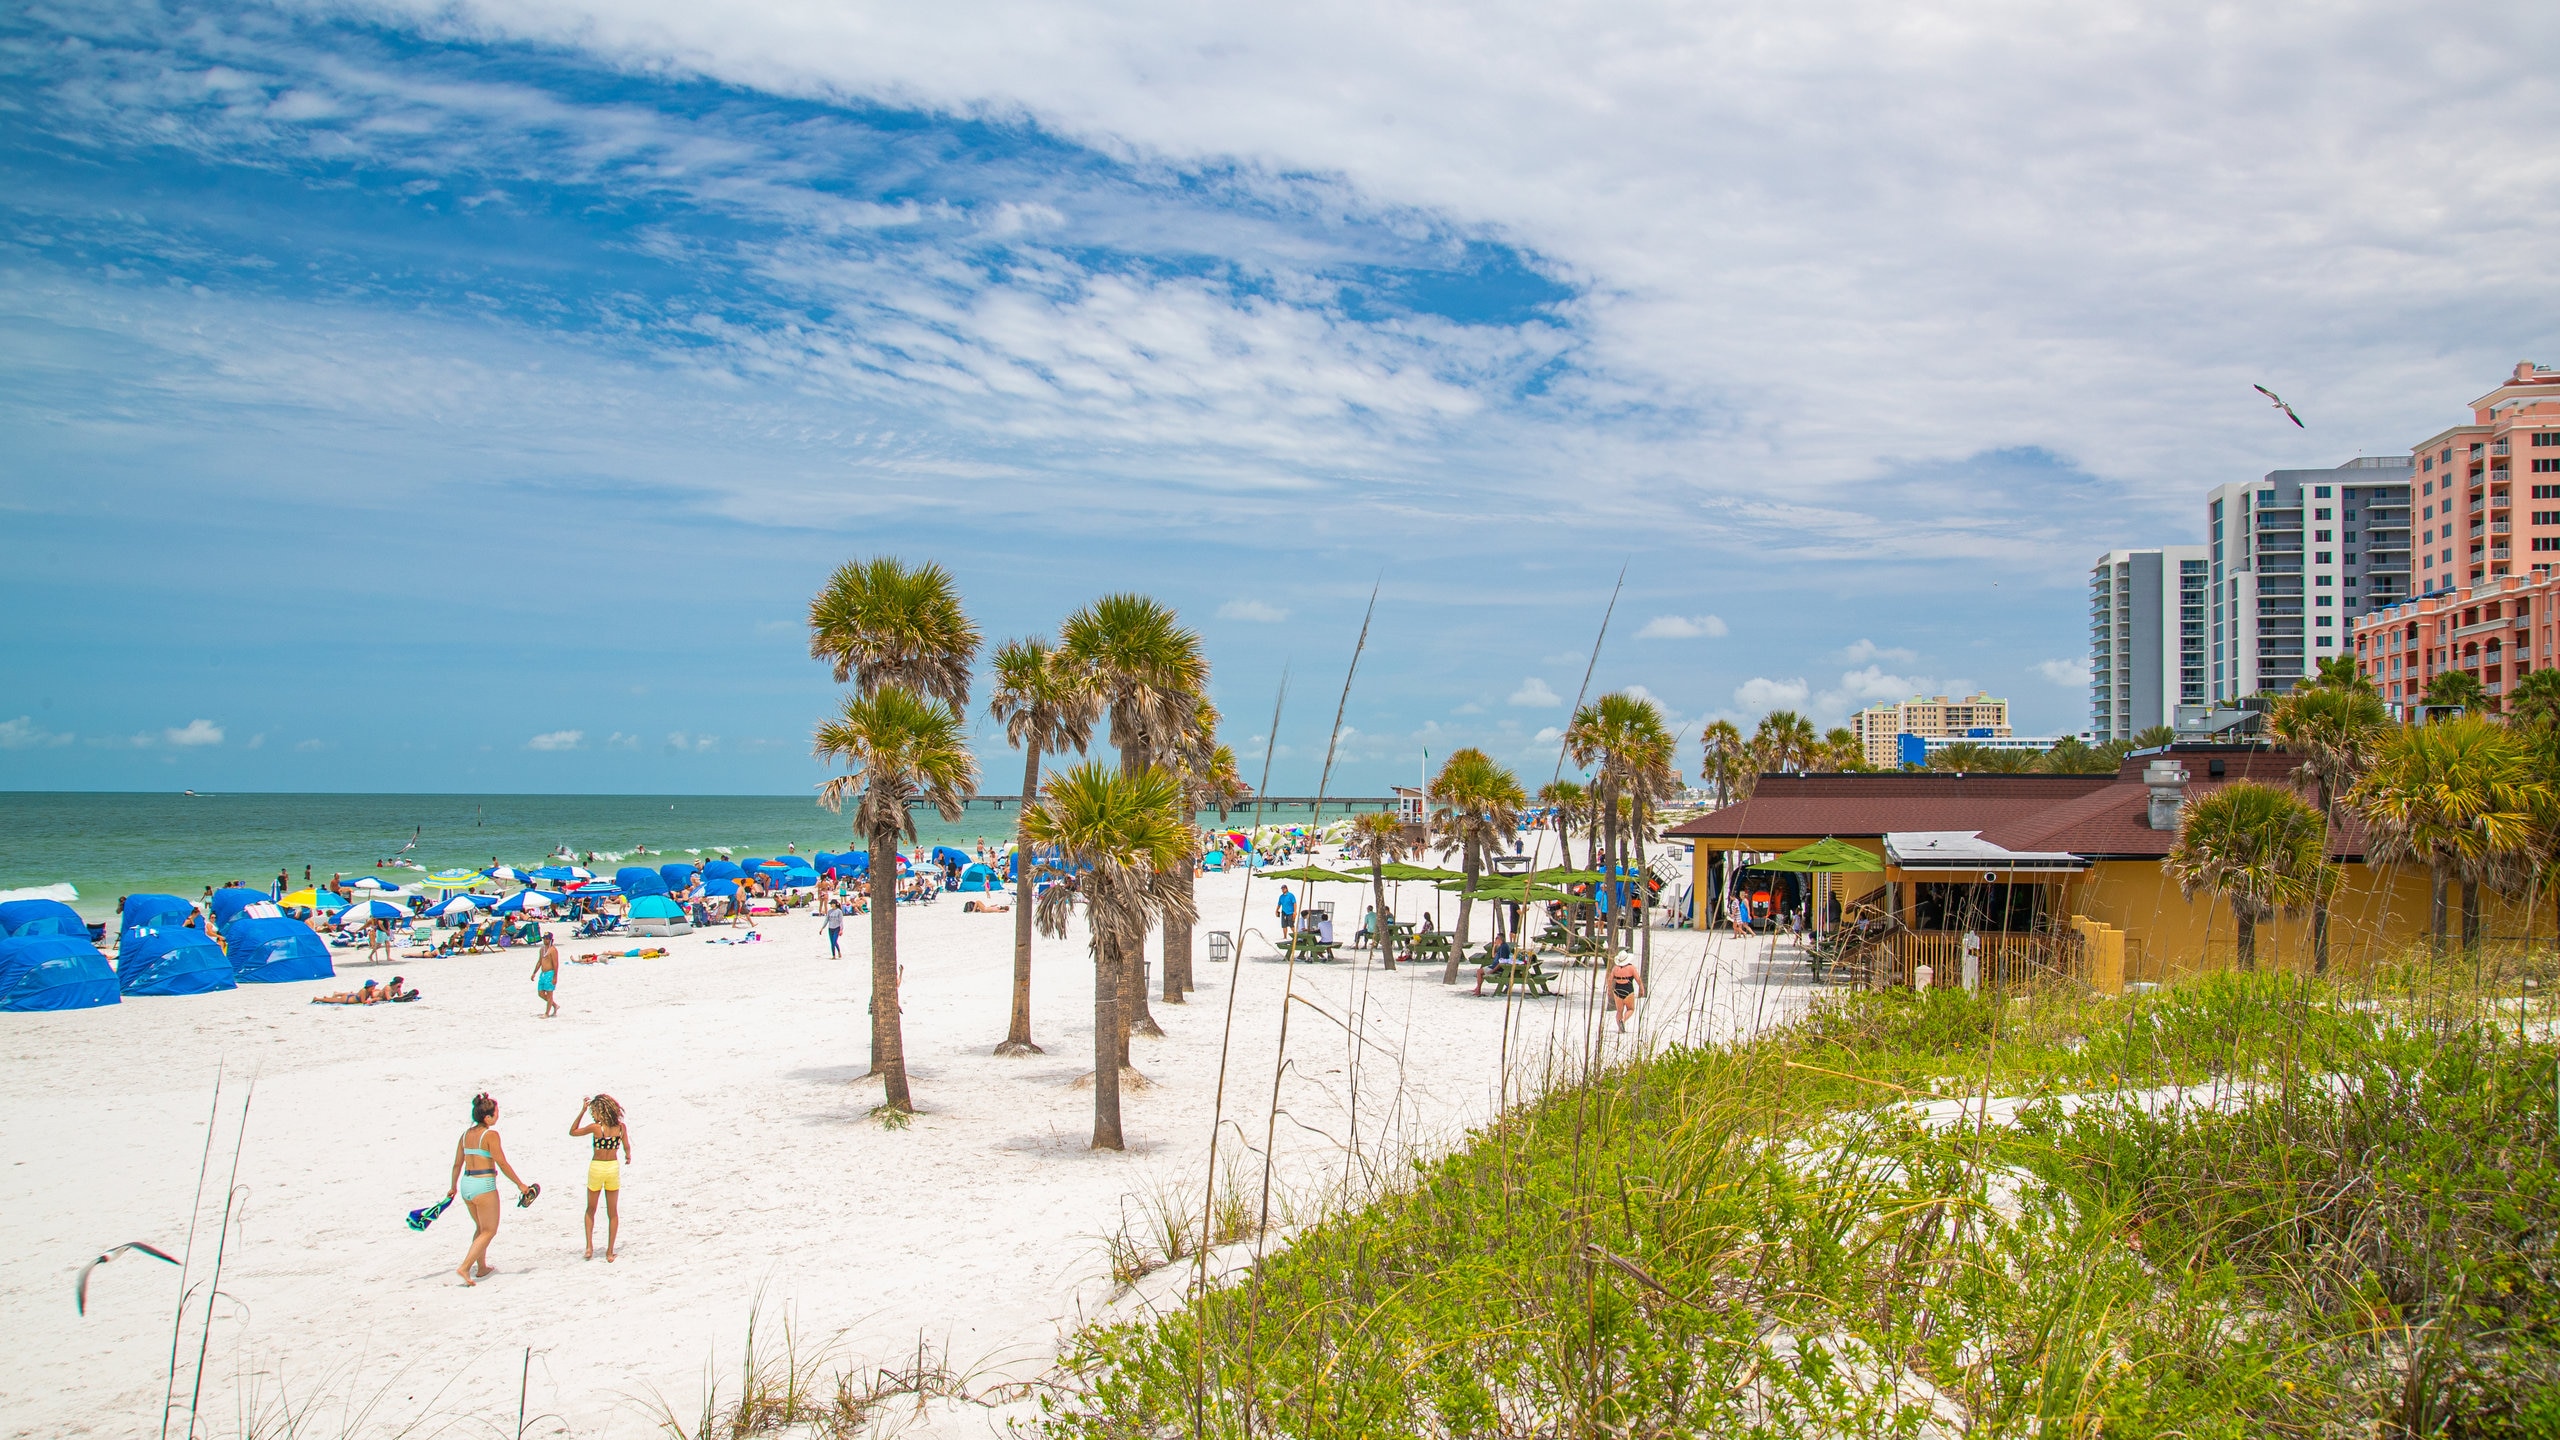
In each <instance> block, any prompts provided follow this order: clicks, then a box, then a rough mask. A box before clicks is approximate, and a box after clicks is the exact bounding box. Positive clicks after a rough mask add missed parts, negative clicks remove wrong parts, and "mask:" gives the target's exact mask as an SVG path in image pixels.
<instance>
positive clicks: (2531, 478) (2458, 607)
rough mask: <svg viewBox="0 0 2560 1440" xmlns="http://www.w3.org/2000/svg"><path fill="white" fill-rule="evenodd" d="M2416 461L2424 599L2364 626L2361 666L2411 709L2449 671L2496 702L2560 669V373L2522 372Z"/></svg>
mask: <svg viewBox="0 0 2560 1440" xmlns="http://www.w3.org/2000/svg"><path fill="white" fill-rule="evenodd" d="M2411 459H2412V465H2413V468H2412V469H2411V471H2410V480H2411V485H2412V494H2411V495H2410V505H2411V508H2412V511H2413V513H2412V514H2411V516H2410V520H2409V523H2410V526H2411V537H2410V538H2411V540H2412V542H2413V546H2412V550H2413V558H2414V561H2415V563H2414V564H2413V565H2412V567H2411V574H2410V579H2411V583H2412V585H2413V586H2414V587H2415V588H2416V590H2417V591H2418V593H2417V594H2416V595H2415V596H2414V597H2412V598H2411V599H2409V600H2406V601H2403V602H2402V603H2400V604H2397V605H2392V606H2390V607H2388V608H2385V609H2381V610H2377V611H2375V612H2373V613H2371V614H2368V615H2365V616H2362V617H2360V618H2358V619H2357V620H2356V622H2355V628H2354V632H2353V633H2354V636H2355V656H2356V661H2357V663H2358V665H2359V666H2361V667H2362V669H2363V670H2364V672H2365V673H2366V674H2367V675H2370V676H2372V677H2373V681H2374V683H2375V684H2377V685H2379V686H2381V687H2382V695H2383V698H2384V699H2385V700H2388V701H2391V702H2393V703H2395V704H2407V703H2409V702H2411V701H2413V700H2416V699H2417V698H2418V696H2419V695H2420V694H2421V693H2423V692H2424V691H2425V689H2426V688H2427V682H2428V681H2429V680H2432V679H2434V678H2435V677H2436V676H2437V675H2438V674H2441V673H2443V672H2444V671H2447V670H2462V671H2465V672H2467V673H2469V674H2470V675H2472V676H2474V677H2475V678H2477V679H2478V680H2479V681H2480V683H2481V685H2482V686H2483V687H2484V688H2485V689H2486V690H2487V691H2488V692H2489V693H2490V694H2491V695H2493V696H2494V695H2498V694H2500V693H2502V692H2504V691H2505V690H2506V688H2507V687H2508V686H2510V685H2512V684H2514V683H2515V681H2516V679H2517V677H2519V676H2521V675H2524V674H2526V673H2527V672H2528V671H2532V670H2538V669H2543V668H2547V667H2549V666H2551V665H2554V664H2560V658H2555V652H2554V646H2555V644H2556V643H2560V636H2556V635H2555V634H2554V633H2553V631H2554V627H2555V623H2560V583H2555V582H2554V581H2553V579H2552V572H2553V567H2554V566H2560V371H2555V370H2553V369H2551V368H2549V367H2545V366H2538V365H2534V364H2530V363H2526V364H2520V365H2518V366H2516V368H2515V373H2514V374H2513V375H2511V376H2509V377H2508V379H2507V381H2506V383H2505V384H2503V385H2500V386H2499V387H2498V388H2497V389H2495V390H2492V391H2490V392H2489V393H2488V394H2486V395H2483V396H2481V397H2480V398H2479V399H2477V400H2474V401H2472V402H2471V423H2469V424H2467V425H2456V426H2454V427H2452V428H2451V429H2448V430H2444V431H2442V432H2440V433H2438V434H2435V435H2432V436H2429V437H2428V438H2427V439H2426V440H2425V441H2423V442H2421V443H2420V444H2419V445H2418V446H2417V447H2416V448H2415V450H2414V451H2412V452H2411Z"/></svg>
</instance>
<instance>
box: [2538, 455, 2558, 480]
mask: <svg viewBox="0 0 2560 1440" xmlns="http://www.w3.org/2000/svg"><path fill="white" fill-rule="evenodd" d="M2533 473H2534V474H2536V475H2554V474H2560V460H2552V459H2545V458H2542V457H2540V456H2536V457H2535V458H2534V462H2533Z"/></svg>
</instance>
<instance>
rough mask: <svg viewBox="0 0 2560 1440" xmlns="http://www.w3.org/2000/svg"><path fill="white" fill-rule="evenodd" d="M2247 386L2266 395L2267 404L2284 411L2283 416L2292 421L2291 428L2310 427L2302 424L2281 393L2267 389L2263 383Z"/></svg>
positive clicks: (2300, 418) (2301, 428)
mask: <svg viewBox="0 0 2560 1440" xmlns="http://www.w3.org/2000/svg"><path fill="white" fill-rule="evenodd" d="M2249 388H2250V389H2252V390H2255V391H2257V392H2258V393H2259V394H2261V395H2264V396H2266V397H2267V403H2268V404H2270V405H2273V406H2275V407H2276V408H2277V409H2279V410H2281V411H2283V412H2284V418H2286V419H2287V420H2290V421H2292V422H2293V428H2295V429H2296V430H2305V429H2308V428H2310V427H2308V426H2306V425H2304V424H2303V423H2302V417H2301V416H2299V415H2296V414H2294V413H2293V407H2292V406H2290V405H2287V404H2286V403H2284V397H2283V396H2281V395H2279V394H2277V393H2276V392H2274V391H2273V390H2270V389H2268V388H2267V387H2266V386H2264V385H2252V386H2250V387H2249Z"/></svg>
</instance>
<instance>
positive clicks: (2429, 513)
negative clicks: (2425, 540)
mask: <svg viewBox="0 0 2560 1440" xmlns="http://www.w3.org/2000/svg"><path fill="white" fill-rule="evenodd" d="M2418 518H2419V519H2421V520H2433V519H2434V518H2436V507H2434V506H2433V505H2421V506H2419V507H2418Z"/></svg>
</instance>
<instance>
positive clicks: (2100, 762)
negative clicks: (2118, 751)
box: [2036, 735, 2120, 775]
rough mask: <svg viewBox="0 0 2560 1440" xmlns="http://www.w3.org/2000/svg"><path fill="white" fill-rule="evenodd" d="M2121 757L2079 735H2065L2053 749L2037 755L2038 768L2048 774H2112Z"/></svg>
mask: <svg viewBox="0 0 2560 1440" xmlns="http://www.w3.org/2000/svg"><path fill="white" fill-rule="evenodd" d="M2119 758H2120V757H2118V756H2115V755H2110V754H2108V753H2107V752H2106V751H2104V750H2101V749H2099V748H2097V747H2096V746H2094V745H2091V744H2089V743H2087V742H2086V741H2083V740H2082V739H2081V738H2080V737H2079V736H2077V735H2065V736H2063V737H2062V739H2061V740H2060V742H2058V743H2057V744H2055V746H2054V747H2053V748H2052V749H2050V750H2047V751H2046V752H2044V753H2043V754H2042V755H2039V756H2037V757H2036V769H2038V770H2040V771H2042V772H2043V773H2045V774H2047V775H2111V774H2113V773H2115V770H2116V766H2117V763H2118V760H2119Z"/></svg>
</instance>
